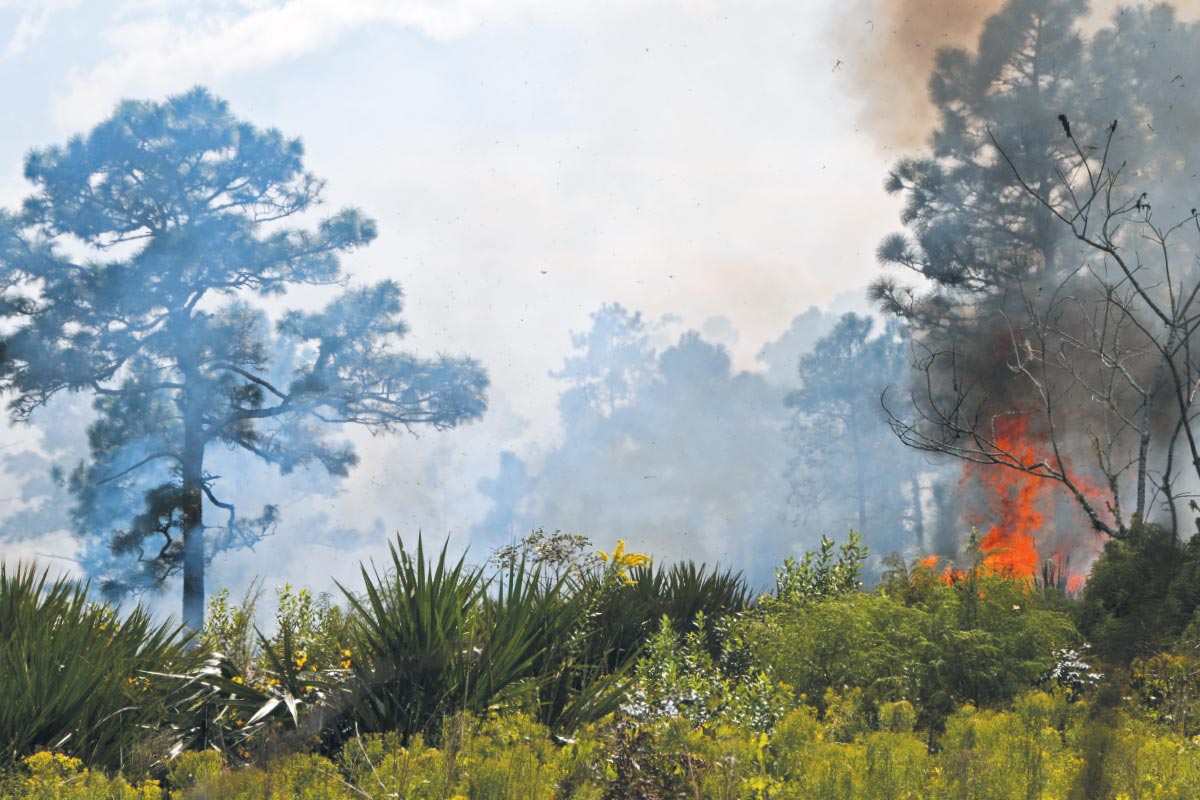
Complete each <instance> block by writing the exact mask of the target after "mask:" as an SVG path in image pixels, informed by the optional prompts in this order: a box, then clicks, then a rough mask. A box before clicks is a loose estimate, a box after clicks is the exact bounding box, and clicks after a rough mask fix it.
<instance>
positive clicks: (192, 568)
mask: <svg viewBox="0 0 1200 800" xmlns="http://www.w3.org/2000/svg"><path fill="white" fill-rule="evenodd" d="M185 427H186V428H191V426H190V425H185ZM185 439H186V440H187V441H186V443H185V445H184V456H183V508H182V509H181V510H180V517H181V519H182V521H183V624H184V626H185V627H187V629H188V630H190V631H192V632H193V633H199V632H200V631H201V630H202V629H203V628H204V601H205V595H204V485H203V480H204V471H203V470H204V447H203V445H202V444H200V443H199V442H198V441H197V440H198V437H197V436H195V434H193V432H192V431H190V430H188V431H187V433H186V434H185Z"/></svg>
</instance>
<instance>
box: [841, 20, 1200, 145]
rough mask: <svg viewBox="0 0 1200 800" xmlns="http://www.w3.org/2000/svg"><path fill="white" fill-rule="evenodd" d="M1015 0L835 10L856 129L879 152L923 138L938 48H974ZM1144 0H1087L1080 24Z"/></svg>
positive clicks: (931, 118)
mask: <svg viewBox="0 0 1200 800" xmlns="http://www.w3.org/2000/svg"><path fill="white" fill-rule="evenodd" d="M1013 2H1014V0H1008V2H1006V1H1005V0H978V1H975V2H972V1H971V0H858V2H857V3H855V4H854V5H853V6H851V8H850V10H849V11H848V12H847V13H845V14H842V15H839V18H838V21H837V22H836V23H835V29H834V31H833V35H834V37H835V39H836V41H837V54H838V57H839V58H840V59H841V60H842V61H843V63H844V64H845V75H846V78H847V80H848V81H849V83H850V88H851V91H852V93H853V94H854V96H855V98H856V99H858V100H859V101H860V102H861V103H862V110H861V114H860V125H861V127H862V129H863V130H864V131H866V132H867V133H868V134H869V135H870V136H872V137H873V138H874V139H875V140H876V142H877V143H878V145H879V146H880V147H881V148H882V149H884V150H885V151H889V152H895V151H897V150H901V151H902V150H906V149H912V148H916V147H920V146H922V145H924V144H925V143H926V140H927V138H928V137H929V134H930V132H931V131H932V130H933V126H934V123H935V121H936V119H937V110H936V108H935V106H934V104H933V103H932V102H930V97H929V75H930V73H931V72H932V70H933V67H934V64H935V63H936V60H937V56H938V51H939V50H941V49H944V48H958V49H965V50H968V51H976V50H977V46H978V41H979V35H980V33H981V32H982V30H983V26H984V22H985V21H986V20H987V19H988V18H989V17H990V16H992V15H993V14H995V13H996V12H997V11H1000V10H1001V9H1002V8H1004V7H1005V6H1006V5H1010V4H1013ZM1015 2H1017V3H1019V2H1021V0H1015ZM1080 5H1084V4H1083V3H1081V4H1080ZM1147 5H1152V4H1148V3H1144V2H1142V3H1131V2H1128V0H1125V1H1124V2H1122V0H1099V1H1098V2H1093V3H1090V4H1087V7H1089V8H1090V11H1091V14H1090V17H1087V18H1082V19H1081V27H1082V28H1083V29H1084V30H1085V31H1091V30H1093V29H1094V28H1096V27H1098V26H1099V25H1101V24H1103V23H1104V22H1106V21H1108V20H1110V19H1111V18H1112V17H1113V15H1114V14H1117V13H1119V12H1120V11H1121V10H1122V9H1123V8H1125V7H1130V6H1132V7H1134V8H1138V7H1145V6H1147ZM1171 5H1172V6H1174V7H1175V9H1176V11H1177V12H1178V15H1179V17H1180V19H1184V20H1188V19H1195V18H1197V17H1198V16H1200V0H1176V2H1174V3H1171Z"/></svg>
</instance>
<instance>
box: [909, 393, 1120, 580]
mask: <svg viewBox="0 0 1200 800" xmlns="http://www.w3.org/2000/svg"><path fill="white" fill-rule="evenodd" d="M994 424H995V443H996V445H997V447H998V448H999V449H1001V450H1003V451H1005V452H1006V453H1009V454H1010V455H1011V456H1012V457H1013V458H1014V459H1015V460H1017V461H1020V463H1021V464H1022V465H1025V466H1032V465H1034V464H1037V463H1039V462H1041V461H1043V460H1045V459H1046V455H1045V454H1044V453H1043V452H1042V449H1043V448H1042V446H1041V445H1042V441H1041V437H1039V436H1038V434H1037V432H1036V431H1035V430H1033V426H1032V422H1031V419H1030V417H1027V416H1019V415H1013V416H1006V417H999V418H997V419H996V420H995V423H994ZM1073 479H1074V480H1075V481H1076V483H1077V485H1081V486H1083V487H1084V488H1083V491H1084V492H1085V493H1087V494H1089V495H1096V496H1098V492H1096V491H1093V490H1092V488H1091V487H1090V485H1089V484H1088V482H1087V481H1086V480H1085V478H1084V476H1073ZM960 485H961V486H963V487H964V488H968V487H969V488H971V489H973V490H974V492H973V493H974V495H975V496H976V497H978V498H980V501H979V502H980V505H979V507H977V508H976V509H975V510H974V511H973V512H972V513H970V514H968V520H967V521H968V522H971V523H972V524H975V525H978V526H980V527H984V526H986V527H987V533H986V534H985V535H984V537H983V539H982V541H981V542H980V548H981V550H982V554H983V565H984V567H985V568H986V569H988V570H991V571H993V572H996V573H1000V574H1005V575H1012V576H1014V577H1019V578H1028V579H1033V577H1034V576H1035V575H1037V574H1038V571H1039V569H1040V568H1041V567H1042V565H1043V564H1044V563H1045V562H1046V561H1047V560H1049V561H1051V562H1052V563H1053V565H1054V568H1055V570H1057V572H1058V574H1059V578H1060V579H1062V580H1064V581H1065V585H1066V589H1067V591H1068V592H1077V591H1079V589H1081V588H1082V586H1083V582H1084V580H1085V577H1084V573H1083V572H1079V571H1078V570H1079V569H1081V568H1082V569H1084V570H1086V567H1087V566H1088V564H1087V563H1071V562H1072V561H1073V560H1074V561H1076V562H1090V561H1091V558H1092V556H1094V554H1095V553H1096V552H1097V551H1098V548H1099V546H1100V542H1099V541H1098V539H1097V537H1095V536H1091V535H1089V532H1088V531H1089V528H1090V526H1089V525H1087V524H1086V523H1085V522H1084V520H1083V519H1082V518H1081V517H1082V515H1081V514H1079V512H1078V510H1077V508H1076V506H1075V504H1074V501H1073V499H1071V498H1070V497H1068V496H1067V495H1066V494H1065V493H1064V491H1063V489H1062V487H1061V485H1059V484H1058V483H1056V482H1055V481H1053V480H1049V479H1046V478H1041V477H1038V476H1036V475H1031V474H1029V473H1028V472H1022V471H1020V470H1016V469H1009V468H1006V467H1002V466H996V465H990V464H989V465H985V464H975V463H967V464H966V465H965V466H964V468H963V476H962V479H961V482H960ZM1062 510H1069V511H1070V514H1069V516H1070V517H1071V518H1072V519H1071V521H1070V523H1069V524H1067V525H1065V526H1064V525H1063V524H1062V521H1061V519H1060V520H1058V523H1057V524H1056V523H1055V516H1056V515H1057V512H1060V511H1062ZM1048 516H1049V517H1050V518H1051V524H1049V525H1047V524H1046V523H1047V517H1048ZM1057 528H1065V529H1064V530H1056V529H1057ZM1039 549H1040V551H1041V552H1039ZM1043 553H1046V554H1047V556H1043ZM1072 556H1075V558H1074V559H1073V558H1072ZM1080 557H1082V558H1080ZM931 559H932V560H931ZM927 562H928V563H927ZM921 563H922V565H923V566H930V567H932V566H934V565H936V563H937V558H936V557H931V558H930V559H925V560H924V561H922V562H921ZM1068 567H1074V569H1072V570H1071V573H1072V574H1069V575H1068V574H1066V573H1067V570H1068ZM956 575H957V573H956V571H955V570H954V569H953V568H952V567H951V568H949V569H947V572H946V579H947V580H950V581H952V580H954V578H955V576H956Z"/></svg>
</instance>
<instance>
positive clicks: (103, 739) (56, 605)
mask: <svg viewBox="0 0 1200 800" xmlns="http://www.w3.org/2000/svg"><path fill="white" fill-rule="evenodd" d="M87 593H88V585H87V584H86V583H80V582H77V581H74V580H71V579H68V578H64V577H59V578H56V579H54V580H50V578H49V573H48V571H41V572H39V571H38V570H37V569H36V567H34V566H33V565H31V564H21V563H18V564H17V565H16V567H15V568H12V569H10V568H9V567H7V566H6V565H4V564H2V563H0V698H2V699H0V748H3V751H2V752H3V759H4V760H8V761H11V760H14V759H17V758H20V757H22V756H25V755H28V754H30V753H33V752H35V751H37V750H43V749H49V750H58V751H61V752H64V753H67V754H69V755H72V756H76V757H78V758H81V759H82V760H83V761H84V762H85V763H87V764H89V765H92V766H100V767H106V768H113V769H116V768H120V767H122V766H123V765H124V763H125V762H126V761H127V760H128V759H129V758H130V757H131V753H132V752H133V750H134V749H135V746H136V745H138V744H139V742H140V741H141V740H143V739H144V738H145V737H146V734H147V729H150V728H156V727H158V726H159V725H160V724H162V722H163V720H164V718H165V715H166V697H165V695H166V689H165V688H164V687H163V686H161V685H160V684H159V683H158V682H156V681H154V680H153V679H151V678H150V677H149V676H150V674H151V673H154V672H161V671H164V670H170V669H180V668H181V667H183V666H184V665H185V664H186V663H187V662H188V661H189V658H190V657H189V656H188V654H187V653H186V651H185V648H184V646H183V639H182V636H181V632H180V630H179V628H177V627H175V626H173V625H170V624H162V625H157V626H156V625H154V624H153V623H152V621H151V619H150V616H149V614H147V613H146V612H145V611H144V610H143V609H142V608H141V607H137V608H134V609H133V610H132V611H130V612H129V613H127V614H122V613H119V612H118V611H117V610H116V609H113V608H110V607H108V606H105V605H101V604H96V603H92V602H90V601H89V600H88V597H87Z"/></svg>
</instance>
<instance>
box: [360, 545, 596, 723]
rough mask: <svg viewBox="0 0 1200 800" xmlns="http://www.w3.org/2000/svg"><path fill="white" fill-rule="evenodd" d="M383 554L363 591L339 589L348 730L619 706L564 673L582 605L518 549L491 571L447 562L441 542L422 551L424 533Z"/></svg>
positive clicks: (562, 580)
mask: <svg viewBox="0 0 1200 800" xmlns="http://www.w3.org/2000/svg"><path fill="white" fill-rule="evenodd" d="M391 559H392V565H391V566H392V568H391V570H389V571H388V572H386V573H382V574H381V573H380V572H379V571H378V570H374V571H373V572H368V571H367V569H366V568H365V567H364V568H363V572H362V574H363V582H364V585H365V591H364V592H363V594H362V595H361V596H356V595H354V594H351V593H350V592H346V591H345V589H343V592H345V594H346V597H347V600H348V601H349V603H350V606H351V611H352V614H351V622H350V644H351V650H352V652H353V659H352V662H353V663H352V668H351V669H352V671H353V673H354V681H353V693H352V697H353V703H352V704H351V705H350V706H349V707H348V708H347V709H346V712H345V714H343V718H342V728H343V731H344V732H345V733H350V732H351V731H353V730H357V731H358V732H362V733H365V732H381V731H399V732H401V733H403V734H405V735H408V734H411V733H416V732H425V733H430V734H434V735H436V732H437V731H438V729H439V728H440V724H441V720H442V719H443V718H444V717H445V716H447V715H449V714H453V713H457V712H468V713H472V714H484V713H486V712H488V711H489V710H496V709H499V708H511V707H516V706H521V707H529V706H531V705H532V706H535V707H536V708H535V709H531V710H534V711H536V713H538V714H539V715H540V716H542V717H543V718H552V719H560V718H575V717H582V716H585V715H592V714H596V713H603V711H604V710H606V709H608V708H611V707H614V706H615V702H616V701H615V700H605V697H606V695H604V693H602V692H600V691H599V686H600V684H598V683H597V682H596V681H581V680H579V676H578V675H577V674H575V673H573V672H572V670H575V669H576V667H577V666H578V662H573V661H572V660H571V654H572V653H573V652H577V651H578V649H579V648H577V647H573V646H572V642H573V641H575V640H577V639H578V637H580V636H586V635H588V632H587V631H586V630H585V629H586V627H587V626H586V619H585V615H586V612H587V611H588V609H589V606H588V605H587V603H586V602H585V598H583V597H576V596H575V595H573V594H572V593H571V592H569V591H567V588H566V587H567V577H566V576H561V577H559V578H557V579H555V580H550V581H544V580H542V574H541V570H540V569H539V568H530V567H529V566H528V565H527V562H526V561H525V560H524V559H521V560H519V561H515V562H512V563H510V564H508V565H507V568H506V569H504V570H503V571H502V572H501V573H500V574H499V575H497V576H496V577H495V578H494V579H493V580H487V579H486V578H485V576H484V573H483V570H482V568H467V566H466V565H465V561H464V559H462V558H460V559H459V560H458V561H457V562H455V563H448V561H447V558H446V547H445V546H443V547H442V550H441V553H440V554H439V555H438V557H437V559H436V560H429V559H427V558H426V554H425V548H424V543H423V542H422V541H421V540H420V539H418V541H417V545H416V550H415V553H409V552H408V551H406V550H405V549H404V547H403V544H402V543H399V542H398V543H397V544H395V545H393V546H392V547H391ZM565 676H569V677H565ZM582 686H591V687H592V688H591V689H590V691H588V692H585V693H581V692H579V691H576V690H577V689H579V688H581V687H582ZM610 688H611V687H610ZM559 689H561V690H562V691H559ZM609 694H611V691H610V692H609Z"/></svg>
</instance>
